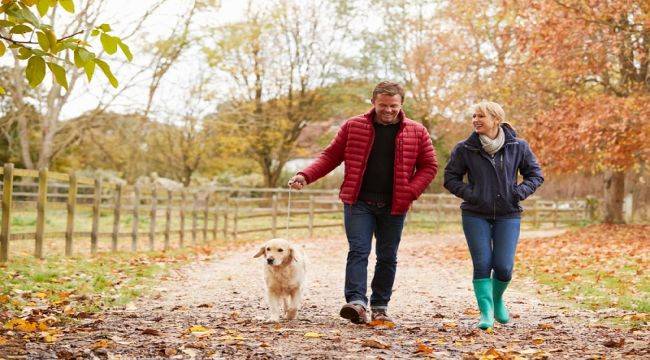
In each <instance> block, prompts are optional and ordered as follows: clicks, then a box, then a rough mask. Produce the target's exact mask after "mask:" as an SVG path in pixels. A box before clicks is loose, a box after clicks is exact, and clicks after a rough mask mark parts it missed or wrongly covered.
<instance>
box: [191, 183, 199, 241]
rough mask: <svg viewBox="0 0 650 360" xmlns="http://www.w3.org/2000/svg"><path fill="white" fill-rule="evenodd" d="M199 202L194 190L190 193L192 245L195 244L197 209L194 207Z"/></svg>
mask: <svg viewBox="0 0 650 360" xmlns="http://www.w3.org/2000/svg"><path fill="white" fill-rule="evenodd" d="M198 202H199V194H198V193H197V192H196V191H195V192H194V194H193V195H192V245H196V221H197V211H196V207H197V205H198Z"/></svg>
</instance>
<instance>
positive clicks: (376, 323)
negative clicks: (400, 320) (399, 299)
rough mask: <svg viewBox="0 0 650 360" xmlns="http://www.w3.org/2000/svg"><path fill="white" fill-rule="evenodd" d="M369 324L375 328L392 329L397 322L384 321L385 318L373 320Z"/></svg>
mask: <svg viewBox="0 0 650 360" xmlns="http://www.w3.org/2000/svg"><path fill="white" fill-rule="evenodd" d="M368 326H370V327H374V328H378V329H381V328H385V329H392V328H394V327H395V323H394V322H392V321H384V320H373V321H371V322H369V323H368Z"/></svg>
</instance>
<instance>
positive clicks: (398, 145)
mask: <svg viewBox="0 0 650 360" xmlns="http://www.w3.org/2000/svg"><path fill="white" fill-rule="evenodd" d="M405 127H406V125H405V124H404V121H402V122H401V123H400V126H399V130H397V135H395V154H394V155H393V156H394V159H393V193H392V194H391V195H390V196H391V199H390V211H391V213H392V212H393V206H395V185H396V184H397V171H396V169H397V166H396V165H397V156H398V155H399V154H402V152H401V146H402V145H401V142H400V141H399V137H400V135H401V134H402V131H404V128H405ZM373 129H374V128H373ZM400 165H403V164H400Z"/></svg>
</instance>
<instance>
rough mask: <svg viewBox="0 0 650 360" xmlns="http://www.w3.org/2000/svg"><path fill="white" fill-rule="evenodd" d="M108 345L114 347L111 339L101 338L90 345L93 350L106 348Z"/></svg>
mask: <svg viewBox="0 0 650 360" xmlns="http://www.w3.org/2000/svg"><path fill="white" fill-rule="evenodd" d="M108 347H112V344H111V342H110V341H109V340H106V339H101V340H99V341H96V342H95V343H94V344H92V345H90V348H91V349H92V350H97V349H106V348H108Z"/></svg>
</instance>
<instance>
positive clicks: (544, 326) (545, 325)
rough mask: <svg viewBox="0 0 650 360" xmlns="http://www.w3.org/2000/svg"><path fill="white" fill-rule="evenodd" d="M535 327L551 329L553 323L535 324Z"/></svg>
mask: <svg viewBox="0 0 650 360" xmlns="http://www.w3.org/2000/svg"><path fill="white" fill-rule="evenodd" d="M537 328H539V329H540V330H553V329H554V327H553V325H551V324H543V323H541V324H537Z"/></svg>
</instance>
